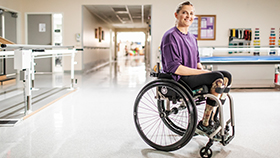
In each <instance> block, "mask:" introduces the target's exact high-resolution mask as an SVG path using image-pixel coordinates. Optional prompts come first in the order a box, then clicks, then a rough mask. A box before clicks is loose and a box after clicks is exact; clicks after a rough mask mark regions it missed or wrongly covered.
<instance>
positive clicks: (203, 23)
mask: <svg viewBox="0 0 280 158" xmlns="http://www.w3.org/2000/svg"><path fill="white" fill-rule="evenodd" d="M189 31H190V33H192V34H194V35H195V36H196V37H197V40H216V15H196V18H195V19H194V21H193V23H192V25H191V26H190V27H189Z"/></svg>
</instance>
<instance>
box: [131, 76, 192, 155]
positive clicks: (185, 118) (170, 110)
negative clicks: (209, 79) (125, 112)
mask: <svg viewBox="0 0 280 158" xmlns="http://www.w3.org/2000/svg"><path fill="white" fill-rule="evenodd" d="M160 87H165V88H166V89H167V90H169V91H172V92H173V94H175V95H174V97H173V99H171V100H170V99H169V100H168V99H166V98H165V99H164V94H162V93H161V92H159V91H158V89H159V88H160ZM167 102H170V105H169V106H168V105H167ZM134 121H135V125H136V128H137V130H138V132H139V134H140V136H141V137H142V139H143V140H144V141H145V142H146V143H147V144H148V145H150V146H151V147H153V148H155V149H157V150H162V151H173V150H177V149H180V148H181V147H183V146H184V145H186V144H187V143H188V142H189V141H190V140H191V138H192V136H193V134H194V132H195V128H196V122H197V114H196V108H195V104H194V102H193V100H192V97H191V96H190V95H189V93H188V92H187V91H186V90H184V89H183V88H182V87H181V86H180V85H179V84H176V83H172V82H161V80H156V81H154V82H151V83H149V84H148V85H146V86H145V87H144V88H143V89H142V90H141V91H140V93H139V94H138V96H137V98H136V100H135V104H134Z"/></svg>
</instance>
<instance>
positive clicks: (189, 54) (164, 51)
mask: <svg viewBox="0 0 280 158" xmlns="http://www.w3.org/2000/svg"><path fill="white" fill-rule="evenodd" d="M160 49H161V60H162V68H163V71H164V72H166V73H172V77H173V79H174V80H176V81H178V80H179V79H180V77H181V76H180V75H176V74H175V71H176V70H177V68H178V67H179V65H184V66H187V67H189V68H194V69H196V68H197V63H199V62H200V59H199V53H198V47H197V40H196V38H195V36H194V35H193V34H191V33H188V34H184V33H182V32H180V31H179V30H178V28H177V27H173V28H171V29H170V30H168V31H167V32H166V33H165V34H164V35H163V38H162V41H161V46H160Z"/></svg>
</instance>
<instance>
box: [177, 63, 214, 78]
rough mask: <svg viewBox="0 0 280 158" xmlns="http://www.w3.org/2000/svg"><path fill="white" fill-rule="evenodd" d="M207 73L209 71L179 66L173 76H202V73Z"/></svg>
mask: <svg viewBox="0 0 280 158" xmlns="http://www.w3.org/2000/svg"><path fill="white" fill-rule="evenodd" d="M208 72H210V71H208V70H199V69H193V68H189V67H186V66H183V65H180V66H179V67H178V68H177V70H176V71H175V74H177V75H182V76H189V75H199V74H204V73H208Z"/></svg>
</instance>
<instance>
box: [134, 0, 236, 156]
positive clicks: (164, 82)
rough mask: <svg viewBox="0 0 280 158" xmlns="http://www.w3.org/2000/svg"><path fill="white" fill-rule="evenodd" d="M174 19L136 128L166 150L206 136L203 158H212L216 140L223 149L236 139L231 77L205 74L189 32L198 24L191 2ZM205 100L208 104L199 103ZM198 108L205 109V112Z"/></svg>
mask: <svg viewBox="0 0 280 158" xmlns="http://www.w3.org/2000/svg"><path fill="white" fill-rule="evenodd" d="M175 17H176V19H177V22H176V26H175V27H173V28H171V29H169V30H168V31H167V32H166V33H165V34H164V36H163V38H162V42H161V52H162V53H161V57H162V58H161V59H162V70H163V73H162V72H159V65H158V71H157V73H156V72H152V73H151V75H152V76H154V77H157V79H156V80H153V81H151V82H149V83H148V84H146V85H145V86H144V87H143V88H142V89H141V90H140V92H139V93H138V95H137V97H136V99H135V103H134V112H133V115H134V123H135V125H136V128H137V131H138V133H139V134H140V136H141V137H142V139H143V140H144V141H145V142H146V143H147V144H149V145H150V146H151V147H153V148H155V149H157V150H162V151H173V150H178V149H180V148H182V147H183V146H184V145H186V144H187V143H188V142H189V141H190V140H191V139H192V137H193V135H194V134H195V133H197V134H201V135H205V136H207V137H208V138H209V141H208V143H207V144H206V146H205V147H203V148H201V150H200V155H201V157H203V158H209V157H211V156H212V150H211V149H210V147H211V146H212V145H213V142H214V141H218V142H220V143H222V144H223V145H224V146H225V145H227V144H228V143H229V142H230V141H231V140H232V139H233V138H234V133H235V132H234V124H235V123H234V109H233V98H232V97H231V95H230V94H227V93H228V92H229V89H230V88H228V87H230V85H231V82H232V79H231V74H230V73H229V72H227V71H212V72H211V71H208V70H203V68H202V65H201V63H200V58H199V53H198V46H197V40H196V38H195V36H194V35H192V34H191V33H189V32H188V29H189V26H190V25H191V24H192V22H193V20H194V7H193V5H192V4H191V3H190V2H188V1H187V2H184V3H182V4H180V5H179V7H178V9H177V10H176V12H175ZM227 97H228V98H229V105H230V106H229V107H230V119H229V120H227V121H225V119H224V112H223V108H224V106H223V104H224V103H225V99H226V98H227ZM205 100H206V105H205V104H201V103H202V102H205ZM201 105H202V106H201ZM203 105H205V108H204V106H203ZM200 108H204V109H203V110H202V111H203V112H201V113H200V110H199V109H200ZM218 114H219V115H218ZM198 122H199V123H198ZM229 124H231V127H230V126H229ZM230 129H231V131H232V135H230V132H229V131H230Z"/></svg>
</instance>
